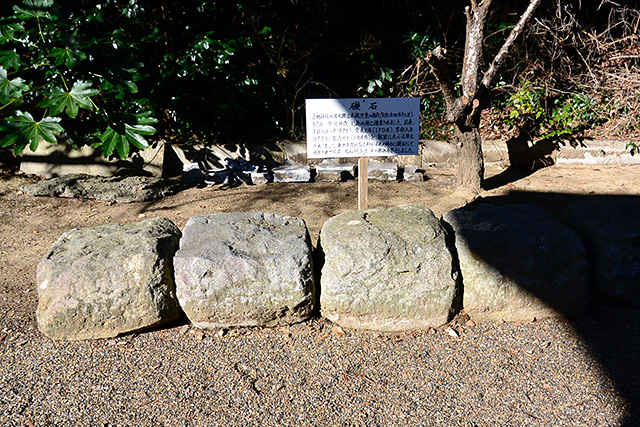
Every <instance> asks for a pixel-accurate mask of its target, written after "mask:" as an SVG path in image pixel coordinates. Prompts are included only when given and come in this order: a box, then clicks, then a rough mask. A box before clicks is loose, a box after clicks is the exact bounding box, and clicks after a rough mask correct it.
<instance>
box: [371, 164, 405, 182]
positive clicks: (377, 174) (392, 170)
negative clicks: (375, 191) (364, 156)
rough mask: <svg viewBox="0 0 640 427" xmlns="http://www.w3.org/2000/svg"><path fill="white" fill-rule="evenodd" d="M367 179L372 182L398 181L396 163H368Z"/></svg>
mask: <svg viewBox="0 0 640 427" xmlns="http://www.w3.org/2000/svg"><path fill="white" fill-rule="evenodd" d="M368 169H369V179H372V180H374V181H395V180H396V179H398V163H397V162H369V167H368Z"/></svg>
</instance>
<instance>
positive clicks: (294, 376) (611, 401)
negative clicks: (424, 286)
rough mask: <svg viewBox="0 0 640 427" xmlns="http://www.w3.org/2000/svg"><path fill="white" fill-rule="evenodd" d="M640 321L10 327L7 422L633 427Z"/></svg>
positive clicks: (2, 383)
mask: <svg viewBox="0 0 640 427" xmlns="http://www.w3.org/2000/svg"><path fill="white" fill-rule="evenodd" d="M639 321H640V311H638V310H631V309H622V308H615V309H600V310H595V311H592V312H590V313H589V314H587V315H583V316H579V317H576V318H573V319H570V320H563V319H549V320H539V321H533V322H524V323H505V322H486V323H484V322H481V323H478V324H476V325H473V322H469V323H467V322H458V323H455V324H452V328H439V329H436V330H431V331H422V332H405V333H379V332H369V331H354V330H342V329H340V328H338V327H336V326H335V325H332V324H331V323H329V322H328V321H326V320H323V319H312V320H310V321H307V322H305V323H302V324H299V325H293V326H290V327H281V328H275V329H237V330H229V331H203V330H199V329H195V328H193V327H192V326H189V325H174V326H172V327H167V328H165V329H160V330H155V331H149V332H144V333H139V334H132V335H127V336H122V337H118V338H114V339H107V340H98V341H82V342H55V341H52V340H50V339H48V338H46V337H44V336H43V335H41V334H40V333H39V332H38V331H37V329H36V327H35V325H33V326H31V327H27V328H26V329H25V330H22V331H12V330H10V329H8V328H4V330H3V331H2V332H0V353H1V359H0V425H3V426H225V427H227V426H469V427H471V426H632V425H638V424H639V422H640V418H638V415H639V414H640V412H639V411H638V408H639V406H638V402H639V397H640V375H639V373H640V370H639V368H638V361H639V360H640V359H639V358H638V356H637V354H638V351H637V350H638V344H640V333H639V332H640V328H639V327H638V325H639V324H640V323H639ZM470 325H473V326H470Z"/></svg>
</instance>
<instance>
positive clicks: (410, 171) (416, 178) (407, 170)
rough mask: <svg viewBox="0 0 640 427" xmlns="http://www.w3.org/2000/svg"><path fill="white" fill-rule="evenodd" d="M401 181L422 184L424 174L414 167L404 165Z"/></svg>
mask: <svg viewBox="0 0 640 427" xmlns="http://www.w3.org/2000/svg"><path fill="white" fill-rule="evenodd" d="M402 179H403V180H404V181H408V182H422V181H424V174H423V173H422V172H420V171H419V169H418V167H417V166H415V165H406V166H405V167H404V172H403V174H402Z"/></svg>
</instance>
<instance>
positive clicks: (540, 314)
mask: <svg viewBox="0 0 640 427" xmlns="http://www.w3.org/2000/svg"><path fill="white" fill-rule="evenodd" d="M443 220H444V221H446V222H447V223H448V224H450V226H451V227H452V228H453V231H454V232H455V242H456V249H457V252H458V258H459V261H460V271H461V273H462V280H463V286H464V296H463V304H464V308H465V310H466V311H467V312H468V313H469V314H470V315H471V316H472V317H473V318H476V319H490V320H501V319H502V320H506V321H516V320H527V319H531V318H533V317H536V318H538V319H541V318H546V317H554V316H558V315H570V314H575V313H580V312H583V311H585V310H586V309H587V307H588V305H589V302H590V298H591V285H590V281H589V266H588V263H587V258H586V252H585V249H584V246H583V245H582V243H581V242H580V239H579V238H578V236H577V234H576V233H575V232H574V231H573V230H571V229H570V228H568V227H565V226H564V225H562V224H560V223H559V222H557V221H555V220H554V219H553V217H552V216H551V215H549V214H548V213H546V212H545V211H543V210H542V209H540V208H539V207H537V206H531V205H505V206H493V205H488V204H483V205H480V206H478V207H477V208H476V210H475V211H468V210H465V209H456V210H453V211H449V212H447V213H446V214H445V215H444V217H443Z"/></svg>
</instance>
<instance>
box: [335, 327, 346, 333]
mask: <svg viewBox="0 0 640 427" xmlns="http://www.w3.org/2000/svg"><path fill="white" fill-rule="evenodd" d="M333 332H334V333H335V334H337V335H346V333H345V332H344V330H343V329H342V328H341V327H340V326H338V325H335V326H334V327H333Z"/></svg>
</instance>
